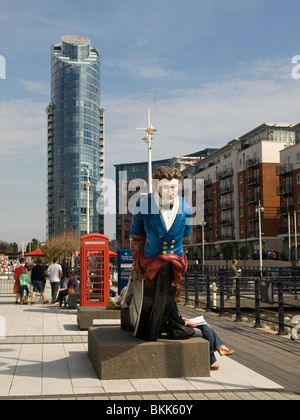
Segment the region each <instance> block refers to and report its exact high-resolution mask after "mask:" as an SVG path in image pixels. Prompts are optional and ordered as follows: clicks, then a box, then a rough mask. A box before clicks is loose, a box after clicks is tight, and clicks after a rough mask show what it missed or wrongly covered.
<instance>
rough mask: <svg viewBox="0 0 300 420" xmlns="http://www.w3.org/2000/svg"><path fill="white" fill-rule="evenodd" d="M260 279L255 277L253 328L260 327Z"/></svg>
mask: <svg viewBox="0 0 300 420" xmlns="http://www.w3.org/2000/svg"><path fill="white" fill-rule="evenodd" d="M259 286H260V280H259V279H258V278H256V279H255V325H254V328H262V325H261V322H260V293H259V292H260V287H259Z"/></svg>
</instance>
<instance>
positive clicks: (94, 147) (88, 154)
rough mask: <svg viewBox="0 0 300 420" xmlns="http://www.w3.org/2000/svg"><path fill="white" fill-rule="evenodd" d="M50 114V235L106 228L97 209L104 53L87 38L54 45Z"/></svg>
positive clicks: (66, 39) (101, 156)
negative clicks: (89, 183)
mask: <svg viewBox="0 0 300 420" xmlns="http://www.w3.org/2000/svg"><path fill="white" fill-rule="evenodd" d="M51 65H52V68H51V102H50V104H49V106H48V108H47V116H48V173H47V175H48V182H47V237H48V238H50V237H51V236H53V235H55V234H58V233H62V232H70V231H71V232H76V233H78V234H80V235H83V234H86V233H87V231H88V227H87V207H88V206H87V197H88V192H87V189H86V187H85V184H86V182H87V180H88V177H89V180H90V182H91V186H90V190H89V209H90V210H89V220H90V222H89V232H96V233H103V215H101V214H99V211H100V208H101V205H100V197H101V196H100V195H99V192H100V191H101V190H102V183H103V179H104V127H103V125H104V112H103V108H102V107H101V99H100V52H99V51H98V50H97V49H95V48H92V47H91V45H90V41H89V40H88V39H87V38H84V37H82V36H76V35H67V36H64V37H62V40H61V43H60V44H56V45H52V47H51Z"/></svg>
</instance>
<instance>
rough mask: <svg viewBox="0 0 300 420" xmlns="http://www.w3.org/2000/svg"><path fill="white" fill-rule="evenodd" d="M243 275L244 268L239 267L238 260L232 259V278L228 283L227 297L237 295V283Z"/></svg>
mask: <svg viewBox="0 0 300 420" xmlns="http://www.w3.org/2000/svg"><path fill="white" fill-rule="evenodd" d="M241 275H242V270H241V269H239V268H238V267H237V260H232V265H231V267H230V278H229V279H228V283H227V299H230V296H233V295H235V285H236V281H237V279H238V278H240V277H241Z"/></svg>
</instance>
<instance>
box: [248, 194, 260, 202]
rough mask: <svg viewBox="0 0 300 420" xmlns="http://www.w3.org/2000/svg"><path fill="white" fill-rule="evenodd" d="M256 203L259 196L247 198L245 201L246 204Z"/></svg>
mask: <svg viewBox="0 0 300 420" xmlns="http://www.w3.org/2000/svg"><path fill="white" fill-rule="evenodd" d="M258 202H259V194H254V195H250V196H248V199H247V203H248V204H256V203H258Z"/></svg>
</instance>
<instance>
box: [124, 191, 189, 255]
mask: <svg viewBox="0 0 300 420" xmlns="http://www.w3.org/2000/svg"><path fill="white" fill-rule="evenodd" d="M178 198H179V208H178V212H177V215H176V218H175V221H174V223H173V225H172V227H171V228H170V230H169V231H167V228H166V226H165V223H164V220H163V218H162V215H161V213H160V212H159V209H158V207H157V204H156V202H155V199H154V195H153V194H149V195H148V196H147V197H145V198H144V199H143V200H141V201H138V202H137V203H136V207H135V209H134V216H133V220H132V225H131V233H132V235H134V236H143V237H146V242H145V249H144V256H145V257H146V258H154V257H156V256H157V255H159V254H163V255H166V254H171V255H173V254H174V255H178V256H179V257H183V245H182V240H183V238H185V237H187V236H189V235H190V234H191V232H192V226H191V221H192V208H191V206H190V205H189V204H188V203H187V202H186V201H185V200H184V199H183V198H182V197H181V196H178ZM144 200H147V201H146V202H145V201H144Z"/></svg>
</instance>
